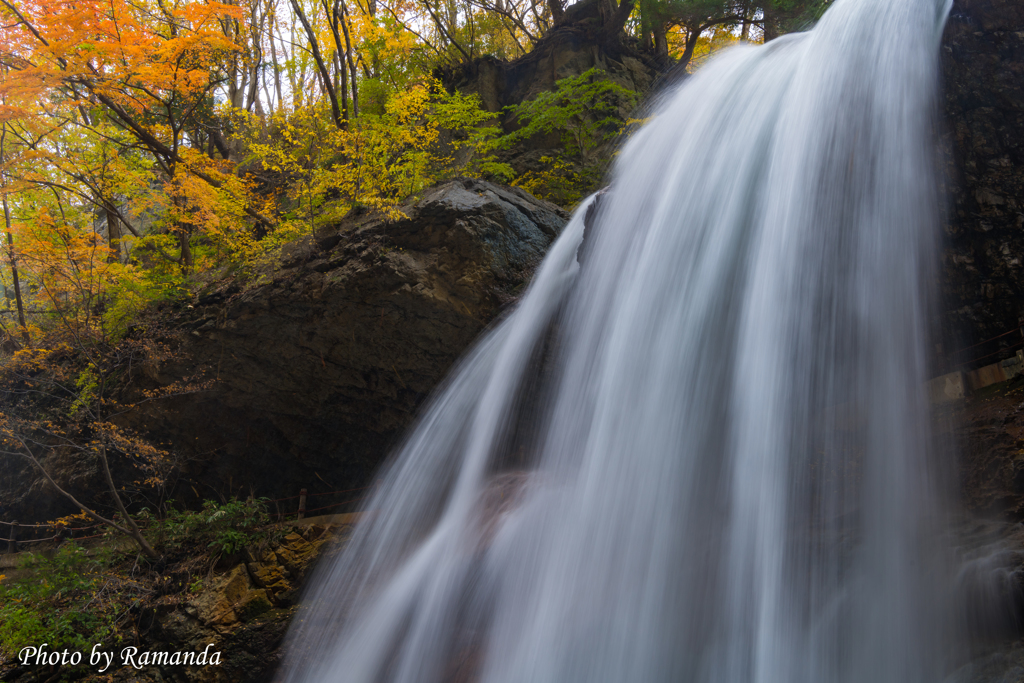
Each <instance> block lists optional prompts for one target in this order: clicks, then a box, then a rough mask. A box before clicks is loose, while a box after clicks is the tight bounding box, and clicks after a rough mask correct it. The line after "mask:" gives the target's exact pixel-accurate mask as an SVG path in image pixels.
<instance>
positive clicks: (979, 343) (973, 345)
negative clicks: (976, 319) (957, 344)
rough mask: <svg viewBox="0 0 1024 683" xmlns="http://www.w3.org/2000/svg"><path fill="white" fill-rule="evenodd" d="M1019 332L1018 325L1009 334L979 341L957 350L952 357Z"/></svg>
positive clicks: (1005, 333)
mask: <svg viewBox="0 0 1024 683" xmlns="http://www.w3.org/2000/svg"><path fill="white" fill-rule="evenodd" d="M1019 330H1020V326H1019V325H1018V326H1017V327H1015V328H1013V329H1012V330H1010V331H1009V332H1003V333H1002V334H997V335H996V336H994V337H992V338H991V339H986V340H985V341H980V342H978V343H977V344H972V345H970V346H965V347H964V348H962V349H958V350H956V351H954V352H953V355H954V356H955V355H956V354H958V353H960V352H962V351H968V350H970V349H973V348H975V347H976V346H981V345H982V344H988V343H989V342H990V341H995V340H996V339H1000V338H1002V337H1005V336H1006V335H1008V334H1013V333H1014V332H1017V331H1019ZM990 355H991V354H990ZM982 358H986V356H982ZM971 362H972V363H973V362H974V361H971Z"/></svg>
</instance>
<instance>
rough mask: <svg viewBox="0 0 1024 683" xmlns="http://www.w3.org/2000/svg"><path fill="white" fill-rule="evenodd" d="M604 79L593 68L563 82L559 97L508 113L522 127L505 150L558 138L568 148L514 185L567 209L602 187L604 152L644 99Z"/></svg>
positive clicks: (546, 95)
mask: <svg viewBox="0 0 1024 683" xmlns="http://www.w3.org/2000/svg"><path fill="white" fill-rule="evenodd" d="M604 76H605V73H604V72H603V71H601V70H600V69H596V68H595V69H589V70H588V71H585V72H584V73H582V74H580V75H579V76H571V77H569V78H563V79H561V80H559V81H557V82H556V84H555V85H556V86H557V88H556V90H554V91H553V92H543V93H541V94H539V95H537V97H535V98H534V99H532V100H527V101H525V102H523V103H521V104H519V105H516V106H514V107H509V108H508V111H510V112H511V113H512V114H513V115H514V117H515V118H516V120H518V121H519V123H520V124H522V127H521V128H519V130H516V131H514V132H512V133H509V134H508V135H506V136H504V137H503V138H501V140H500V141H499V142H498V145H499V146H500V147H502V148H506V149H507V148H510V147H511V146H513V145H516V144H521V143H523V142H525V141H528V140H529V139H530V138H533V137H535V136H540V135H550V134H554V133H557V134H558V135H559V136H560V137H561V142H562V145H563V146H564V148H565V151H564V152H563V153H562V154H560V155H558V156H554V157H551V156H545V157H542V158H541V159H540V162H541V164H543V168H541V169H538V170H531V171H527V172H525V173H523V174H522V175H520V176H519V177H517V178H515V179H514V180H513V181H512V184H513V185H517V186H519V187H522V188H523V189H525V190H527V191H528V192H532V193H533V194H535V195H537V196H539V197H543V198H545V199H549V200H551V201H553V202H555V203H558V204H562V205H564V206H571V205H573V204H575V203H577V202H578V201H579V200H580V199H581V198H582V197H583V196H584V195H585V194H587V193H589V192H591V191H592V190H593V189H594V188H595V187H596V186H597V184H598V183H599V182H600V181H601V177H602V176H603V174H604V171H605V168H606V166H607V160H608V157H607V155H601V154H599V153H598V152H599V151H600V150H601V148H602V146H604V145H606V144H607V143H610V142H611V141H612V140H613V139H614V138H616V137H617V136H619V135H620V134H622V133H623V131H624V130H625V128H626V126H627V123H628V121H629V119H628V116H629V113H630V112H631V111H632V110H633V108H634V107H635V106H636V104H637V102H638V100H639V97H640V96H639V94H638V93H636V92H635V91H633V90H630V89H628V88H626V87H623V86H622V85H619V84H618V83H615V82H614V81H611V80H607V79H606V78H605V77H604ZM496 175H497V174H496Z"/></svg>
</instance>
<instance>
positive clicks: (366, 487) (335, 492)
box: [268, 486, 373, 503]
mask: <svg viewBox="0 0 1024 683" xmlns="http://www.w3.org/2000/svg"><path fill="white" fill-rule="evenodd" d="M369 488H373V487H372V486H363V487H361V488H358V489H343V490H341V491H327V492H325V493H307V494H306V497H307V498H312V497H313V496H333V495H335V494H338V493H353V492H355V491H365V490H366V489H369ZM301 497H302V494H301V493H300V494H299V495H297V496H288V497H287V498H274V499H272V500H270V501H268V502H270V503H280V502H281V501H285V500H295V499H296V498H301Z"/></svg>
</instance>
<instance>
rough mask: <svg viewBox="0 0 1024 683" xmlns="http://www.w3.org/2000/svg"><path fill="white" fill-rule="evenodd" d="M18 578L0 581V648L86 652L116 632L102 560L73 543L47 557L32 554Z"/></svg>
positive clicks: (113, 606) (8, 650)
mask: <svg viewBox="0 0 1024 683" xmlns="http://www.w3.org/2000/svg"><path fill="white" fill-rule="evenodd" d="M19 570H20V572H19V573H21V574H22V576H21V577H20V578H17V579H13V580H11V579H8V580H5V582H4V583H3V584H0V649H2V650H3V651H4V652H5V653H6V654H8V655H9V656H10V657H16V656H17V653H18V652H19V651H20V650H21V649H22V648H24V647H28V646H39V645H42V644H43V643H47V644H48V646H49V650H50V651H55V650H56V651H60V650H64V649H68V650H71V651H75V650H77V651H85V652H88V651H89V648H91V647H92V646H93V645H94V644H95V643H99V642H104V641H109V639H110V636H111V635H113V634H114V632H115V620H116V617H117V614H118V612H119V609H118V608H119V605H118V604H116V603H114V602H112V601H111V600H109V599H107V598H106V596H105V595H103V594H102V590H101V589H102V587H103V586H104V585H105V584H106V583H107V578H108V577H107V576H106V574H105V573H104V571H103V570H104V562H103V561H102V560H98V559H94V558H90V557H88V556H87V555H86V553H85V550H84V549H83V548H80V547H78V546H76V545H74V544H72V543H68V544H65V545H64V546H62V547H61V548H60V549H59V550H58V551H57V552H56V554H55V555H54V556H53V557H52V558H50V559H46V558H44V557H41V556H38V555H31V556H29V557H28V558H27V559H25V560H23V561H22V563H21V565H19Z"/></svg>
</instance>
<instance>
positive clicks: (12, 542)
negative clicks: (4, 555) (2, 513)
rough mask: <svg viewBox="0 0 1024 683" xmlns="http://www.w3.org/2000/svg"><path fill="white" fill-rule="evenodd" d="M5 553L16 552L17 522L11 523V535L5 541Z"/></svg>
mask: <svg viewBox="0 0 1024 683" xmlns="http://www.w3.org/2000/svg"><path fill="white" fill-rule="evenodd" d="M7 552H9V553H16V552H18V522H17V521H14V522H11V535H10V537H9V538H8V539H7Z"/></svg>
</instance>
